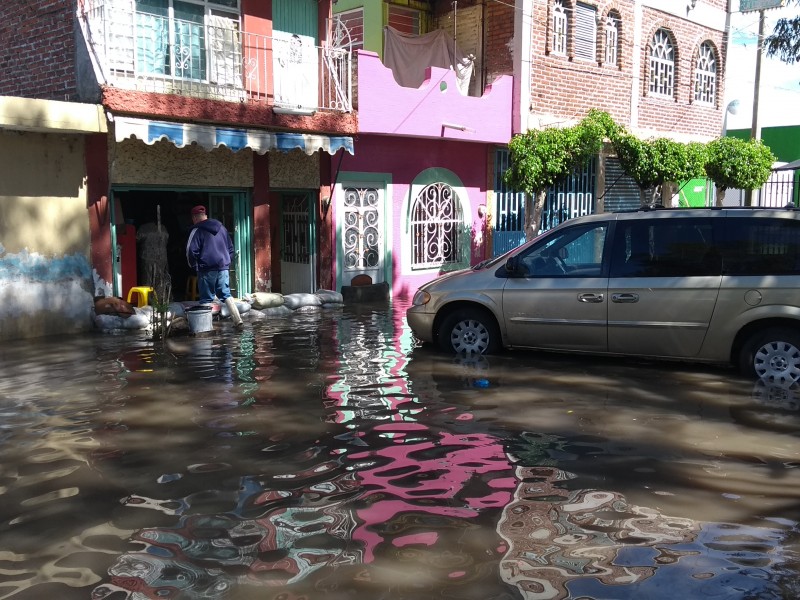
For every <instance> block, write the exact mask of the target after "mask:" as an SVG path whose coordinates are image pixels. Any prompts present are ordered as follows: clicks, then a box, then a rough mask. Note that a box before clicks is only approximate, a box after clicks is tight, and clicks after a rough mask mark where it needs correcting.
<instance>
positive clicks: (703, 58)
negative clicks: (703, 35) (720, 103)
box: [694, 42, 717, 104]
mask: <svg viewBox="0 0 800 600" xmlns="http://www.w3.org/2000/svg"><path fill="white" fill-rule="evenodd" d="M716 97H717V57H716V56H715V55H714V47H713V46H712V45H711V44H710V43H709V42H705V43H704V44H703V45H702V46H700V52H699V53H698V55H697V65H696V66H695V70H694V99H695V101H696V102H702V103H704V104H714V101H715V100H716Z"/></svg>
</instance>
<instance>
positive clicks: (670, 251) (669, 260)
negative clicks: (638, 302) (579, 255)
mask: <svg viewBox="0 0 800 600" xmlns="http://www.w3.org/2000/svg"><path fill="white" fill-rule="evenodd" d="M720 273H721V254H720V252H719V251H718V250H717V248H716V246H715V245H714V227H713V224H712V222H711V219H642V220H639V221H619V222H618V223H617V227H616V234H615V235H614V247H613V249H612V258H611V271H610V276H611V277H692V276H695V277H696V276H704V275H719V274H720Z"/></svg>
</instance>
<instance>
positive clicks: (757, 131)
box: [744, 8, 766, 206]
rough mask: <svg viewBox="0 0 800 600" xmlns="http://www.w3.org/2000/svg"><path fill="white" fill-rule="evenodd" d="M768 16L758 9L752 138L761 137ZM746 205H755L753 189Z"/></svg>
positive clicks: (746, 197) (747, 192)
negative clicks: (759, 117) (761, 102)
mask: <svg viewBox="0 0 800 600" xmlns="http://www.w3.org/2000/svg"><path fill="white" fill-rule="evenodd" d="M765 22H766V17H765V16H764V9H763V8H762V9H761V10H759V11H758V45H757V47H756V80H755V84H754V85H753V124H752V126H751V127H750V139H752V140H758V139H761V126H760V125H759V123H758V97H759V95H760V93H759V92H760V91H761V55H762V54H763V53H764V27H765ZM744 205H745V206H753V190H746V191H745V194H744Z"/></svg>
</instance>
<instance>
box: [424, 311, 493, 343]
mask: <svg viewBox="0 0 800 600" xmlns="http://www.w3.org/2000/svg"><path fill="white" fill-rule="evenodd" d="M439 345H440V346H441V347H442V349H443V350H445V351H447V352H455V353H457V354H458V353H466V354H494V353H495V352H497V351H498V350H499V349H500V331H499V330H498V329H497V324H496V323H495V321H494V319H493V318H492V316H491V315H489V314H488V313H486V311H482V310H476V309H460V310H456V311H455V312H452V313H451V314H449V315H448V316H447V317H445V319H444V321H442V326H441V327H440V328H439Z"/></svg>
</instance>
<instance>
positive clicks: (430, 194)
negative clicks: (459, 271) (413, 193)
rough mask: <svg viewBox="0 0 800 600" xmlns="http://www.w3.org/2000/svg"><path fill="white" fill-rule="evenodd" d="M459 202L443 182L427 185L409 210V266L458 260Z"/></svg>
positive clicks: (453, 192)
mask: <svg viewBox="0 0 800 600" xmlns="http://www.w3.org/2000/svg"><path fill="white" fill-rule="evenodd" d="M462 226H463V216H462V210H461V203H460V202H459V201H458V196H457V195H456V193H455V191H454V190H453V188H452V187H450V186H449V185H447V184H446V183H432V184H430V185H428V186H426V187H425V188H424V189H423V190H422V191H421V192H420V193H419V195H418V196H417V198H416V199H415V200H414V206H413V208H412V210H411V251H412V257H411V266H412V267H414V268H417V269H420V268H431V267H440V266H443V265H447V264H452V263H458V262H461V252H460V243H459V233H460V231H461V228H462Z"/></svg>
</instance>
